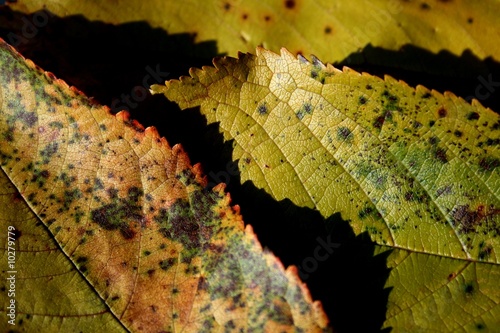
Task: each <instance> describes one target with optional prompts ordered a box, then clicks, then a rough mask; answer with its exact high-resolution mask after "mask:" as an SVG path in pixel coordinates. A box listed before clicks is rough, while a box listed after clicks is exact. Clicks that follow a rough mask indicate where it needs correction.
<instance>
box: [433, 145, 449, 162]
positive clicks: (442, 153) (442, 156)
mask: <svg viewBox="0 0 500 333" xmlns="http://www.w3.org/2000/svg"><path fill="white" fill-rule="evenodd" d="M434 157H435V158H436V159H438V160H439V161H440V162H441V163H446V162H448V158H447V157H446V150H445V149H443V148H438V149H436V152H435V153H434Z"/></svg>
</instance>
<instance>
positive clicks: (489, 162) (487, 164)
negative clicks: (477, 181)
mask: <svg viewBox="0 0 500 333" xmlns="http://www.w3.org/2000/svg"><path fill="white" fill-rule="evenodd" d="M499 166H500V159H498V158H494V157H489V156H488V157H485V158H483V159H482V160H481V161H480V162H479V167H480V168H481V170H482V171H488V172H489V171H493V170H494V169H496V168H498V167H499Z"/></svg>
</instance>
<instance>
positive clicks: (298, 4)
mask: <svg viewBox="0 0 500 333" xmlns="http://www.w3.org/2000/svg"><path fill="white" fill-rule="evenodd" d="M10 6H11V7H12V8H14V9H16V10H21V11H23V12H34V11H36V10H41V9H47V10H49V11H51V12H53V13H55V14H57V15H61V16H67V15H75V14H83V15H84V16H85V17H87V18H88V19H90V20H100V21H105V22H109V23H114V24H118V23H124V22H133V21H147V22H149V24H150V25H151V26H152V27H161V28H163V29H165V30H166V31H168V32H169V33H170V34H172V33H185V32H189V33H193V34H195V35H196V41H197V42H203V41H211V40H216V41H217V44H218V48H219V51H220V53H223V54H229V55H232V56H235V55H236V53H237V52H238V51H248V52H252V51H253V50H254V49H255V47H257V46H259V45H263V46H264V47H266V48H268V49H270V50H273V51H278V50H279V49H280V48H281V47H282V46H284V45H286V46H287V48H288V49H289V50H291V51H293V52H294V53H302V54H315V55H316V56H318V57H320V58H322V59H328V60H330V61H341V60H343V59H345V58H346V57H348V56H349V55H350V54H352V53H353V52H356V51H358V50H359V49H361V48H363V47H365V46H366V45H368V44H372V45H373V46H376V47H382V48H384V49H390V50H399V49H400V48H401V46H403V45H405V44H412V45H414V46H417V47H420V48H423V49H427V50H429V51H431V52H435V53H437V52H439V51H441V50H449V51H450V52H452V53H453V54H455V55H460V54H462V53H463V52H464V51H465V50H471V51H472V52H473V53H474V54H476V55H477V56H478V57H480V58H486V57H488V56H492V57H494V58H495V59H497V60H498V59H500V46H499V45H498V43H492V40H497V39H498V38H500V35H499V31H500V30H499V29H498V24H499V20H498V17H497V13H498V12H499V10H500V3H499V2H498V1H495V0H483V1H481V2H477V1H476V2H472V1H433V2H432V3H427V2H419V1H404V2H403V1H396V0H391V1H385V0H376V1H373V0H357V1H344V2H341V3H339V2H333V1H327V0H322V1H314V0H288V1H258V0H251V1H245V2H242V1H234V0H227V1H225V0H215V1H161V0H155V1H149V2H148V5H145V4H144V2H143V1H137V0H136V1H130V0H118V1H113V2H106V1H104V2H103V1H99V0H89V1H85V2H82V1H78V0H68V1H64V2H61V1H57V0H49V1H43V2H41V1H39V0H20V1H16V3H13V4H10Z"/></svg>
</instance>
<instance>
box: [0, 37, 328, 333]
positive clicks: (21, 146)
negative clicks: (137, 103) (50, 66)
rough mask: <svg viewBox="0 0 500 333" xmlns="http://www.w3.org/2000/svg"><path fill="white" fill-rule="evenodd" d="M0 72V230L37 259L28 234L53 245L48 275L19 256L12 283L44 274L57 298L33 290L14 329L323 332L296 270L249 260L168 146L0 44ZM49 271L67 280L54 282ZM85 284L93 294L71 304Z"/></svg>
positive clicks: (229, 218)
mask: <svg viewBox="0 0 500 333" xmlns="http://www.w3.org/2000/svg"><path fill="white" fill-rule="evenodd" d="M0 66H1V67H0V68H1V72H0V80H1V81H0V135H1V136H2V140H1V141H0V164H1V167H2V169H3V172H5V174H6V175H7V177H8V181H7V179H5V180H4V183H6V185H5V189H4V190H3V192H2V193H4V194H5V195H6V196H5V197H4V198H3V199H4V200H11V197H12V195H14V194H15V189H14V187H15V188H16V189H17V190H18V191H19V193H20V197H19V198H18V199H17V200H18V201H21V202H20V203H16V205H17V206H15V207H14V208H13V209H20V210H21V211H22V213H20V214H19V215H18V217H14V218H12V217H10V216H8V215H4V214H10V213H11V212H12V210H7V209H5V210H2V225H4V226H5V225H6V224H10V223H13V224H15V226H16V228H17V229H19V230H20V231H21V233H20V234H19V238H18V244H19V245H18V246H19V249H23V247H26V246H28V245H27V244H30V245H29V246H33V247H34V248H35V247H36V245H34V244H32V241H33V239H32V238H31V237H30V235H31V234H35V233H36V232H37V230H40V226H38V225H37V218H38V219H39V220H40V221H41V222H43V224H45V226H46V227H47V229H48V231H49V232H50V237H53V238H54V239H55V242H50V241H47V242H50V243H47V245H44V247H46V246H49V249H51V250H53V251H54V258H57V261H56V264H57V265H58V266H54V267H50V268H49V267H45V266H46V265H47V261H44V260H43V259H44V257H43V256H42V255H37V256H36V258H35V259H33V261H32V263H31V266H30V267H24V266H23V263H25V260H29V259H25V258H30V257H29V255H26V256H25V255H24V254H22V255H21V256H20V257H19V262H18V264H17V265H18V270H19V272H22V273H19V274H21V275H20V277H21V276H27V277H28V278H29V277H30V276H38V277H40V278H42V279H44V277H43V274H44V273H43V272H46V273H47V274H48V276H47V279H49V278H50V279H51V281H52V278H54V280H53V281H54V282H53V283H52V288H54V289H56V290H58V292H59V293H60V294H61V295H62V297H67V298H68V299H70V300H69V301H68V303H65V302H59V301H57V302H55V304H54V301H55V300H54V299H53V298H44V297H43V295H45V294H44V293H43V292H37V289H36V288H35V289H34V292H31V291H28V290H27V289H20V290H19V293H20V294H23V296H19V297H20V298H19V299H18V301H19V303H18V306H19V308H18V309H23V313H22V315H21V314H19V316H18V318H17V320H18V324H19V325H20V324H21V322H22V325H24V327H25V329H26V330H27V331H34V330H36V329H37V328H41V327H42V326H43V329H44V331H46V332H47V329H48V330H49V331H50V330H51V331H61V330H63V329H65V328H67V327H69V328H71V327H73V328H74V327H78V329H79V330H84V329H88V330H90V331H92V327H94V328H96V329H97V328H102V329H103V330H104V329H105V330H108V328H105V327H107V326H106V325H110V329H111V328H113V327H115V328H117V329H118V328H120V327H121V326H120V323H121V325H123V327H125V328H126V329H128V330H130V331H134V332H152V331H166V332H173V331H179V330H183V331H186V332H204V331H239V330H241V329H242V330H251V329H255V330H258V331H281V330H285V331H294V330H306V331H322V330H326V329H327V327H326V325H327V319H326V317H325V315H324V313H323V311H322V309H321V306H320V304H319V303H313V302H312V301H311V299H310V296H309V294H308V292H307V290H306V289H305V287H304V285H303V284H301V283H300V281H299V280H298V277H297V274H296V270H294V269H288V270H286V271H285V270H284V269H283V267H282V265H281V263H280V262H279V261H278V260H277V259H276V258H275V257H274V256H272V255H271V254H270V253H267V252H266V251H262V249H261V247H260V245H259V243H258V241H257V240H256V238H255V236H254V234H253V232H252V229H251V228H250V227H247V228H246V229H244V227H243V223H242V220H241V217H240V215H239V214H238V208H237V207H234V208H231V207H230V206H229V197H228V195H226V194H224V191H223V187H221V186H219V187H217V188H216V189H214V191H212V192H206V191H205V190H203V185H204V182H205V181H204V179H203V178H202V177H201V174H200V170H199V167H198V166H195V167H191V166H190V164H189V161H188V159H187V156H186V154H185V153H184V152H183V151H182V149H181V148H180V147H179V146H174V147H172V148H171V147H169V146H168V144H167V142H166V141H165V140H164V139H161V138H160V137H159V136H158V134H157V132H156V130H155V129H154V128H147V129H143V128H142V127H141V126H140V125H139V124H137V123H136V122H134V121H131V120H129V119H128V116H127V114H126V113H119V114H118V115H117V116H116V117H115V116H112V115H111V114H109V111H108V109H107V108H105V107H101V106H99V105H96V104H93V103H92V102H91V101H89V100H88V99H87V98H85V97H84V96H82V95H81V94H80V93H79V92H78V91H76V90H75V89H73V88H69V87H68V86H67V85H65V84H64V82H62V81H59V80H56V79H55V78H54V77H53V75H51V74H48V73H43V72H42V71H40V70H39V69H36V68H35V66H34V65H33V64H32V63H31V62H30V61H25V60H24V59H23V58H22V57H21V56H20V55H18V54H16V53H15V51H13V50H12V49H11V48H10V47H9V46H8V45H7V44H5V43H4V42H3V41H2V42H1V44H0ZM2 179H4V178H2ZM9 196H10V197H9ZM23 200H24V201H23ZM26 204H27V205H26ZM18 207H19V208H18ZM28 207H29V208H28ZM28 209H30V210H31V212H30V211H29V210H28ZM35 215H36V217H35ZM40 232H41V231H40ZM48 237H49V236H47V235H46V236H44V239H47V238H48ZM28 238H29V239H28ZM56 243H57V245H58V246H59V247H60V249H61V251H62V252H58V251H56V250H55V248H56ZM3 246H4V247H5V245H3ZM65 258H66V259H65ZM64 259H65V260H64ZM54 260H56V259H54ZM72 265H74V266H75V267H76V268H77V269H78V271H79V274H76V273H75V270H74V269H72V268H71V266H72ZM61 271H64V272H69V273H66V274H64V275H67V276H71V277H72V279H70V280H67V279H66V278H65V276H64V275H61V276H54V275H55V274H58V272H61ZM31 272H36V273H33V274H32V275H30V274H31ZM24 274H25V275H24ZM84 279H85V280H87V281H88V282H89V283H90V286H91V287H92V289H93V290H94V291H95V294H92V295H91V294H89V293H90V290H91V288H86V289H85V290H80V289H79V290H78V292H77V293H75V294H73V292H75V289H74V288H79V286H81V285H82V284H85V280H84ZM23 283H24V282H23ZM27 283H29V282H27ZM72 284H74V286H68V285H72ZM20 286H24V284H21V285H20ZM26 286H28V284H26ZM38 288H45V285H39V286H38ZM24 293H28V295H26V294H24ZM97 295H98V297H99V298H98V297H97ZM0 297H2V304H4V298H6V295H5V294H4V293H2V294H1V296H0ZM72 297H75V298H72ZM99 301H100V302H99ZM86 302H89V304H86ZM47 303H50V304H49V305H47ZM78 303H81V304H80V305H79V307H77V308H75V309H68V308H66V307H71V306H72V305H70V304H78ZM87 305H88V307H87ZM34 307H36V308H34ZM24 311H25V312H24ZM54 312H56V313H57V314H58V317H57V318H55V319H52V318H51V315H52V314H54ZM111 313H112V314H113V316H114V318H110V317H111V316H110V314H111ZM66 315H68V316H69V315H76V317H77V318H73V319H68V320H66V318H65V316H66ZM86 315H88V316H89V317H88V318H79V317H78V316H86ZM95 317H97V320H96V321H95V323H94V322H93V321H92V319H95ZM51 320H52V322H51V326H49V327H46V326H44V325H45V323H47V322H48V321H51ZM113 320H114V321H116V322H112V321H113ZM87 321H88V322H90V321H92V323H93V324H92V325H95V326H87V324H88V322H87ZM42 322H43V325H42ZM65 325H69V326H65ZM88 325H91V324H88ZM69 328H68V329H69Z"/></svg>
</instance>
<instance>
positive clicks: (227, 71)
mask: <svg viewBox="0 0 500 333" xmlns="http://www.w3.org/2000/svg"><path fill="white" fill-rule="evenodd" d="M214 65H215V68H213V67H204V68H203V70H198V69H192V70H191V71H190V74H191V77H182V78H181V79H180V80H171V81H169V82H167V83H166V87H165V86H159V85H155V86H153V87H152V91H153V92H154V93H164V94H165V95H166V96H167V98H169V99H170V100H173V101H176V102H177V103H179V105H180V106H181V108H188V107H194V106H198V105H199V106H201V112H202V113H203V114H204V115H205V116H206V117H207V119H208V121H209V122H210V123H211V122H219V124H220V128H221V132H222V133H223V134H224V137H225V139H227V140H229V139H232V140H234V150H233V159H234V160H238V165H239V168H240V171H241V181H242V182H244V181H247V180H248V181H252V182H253V183H254V184H255V186H257V187H259V188H262V189H265V190H266V191H267V192H268V193H270V194H271V195H272V196H273V197H274V198H275V199H277V200H283V199H285V198H288V199H290V200H292V201H293V202H294V203H295V204H297V205H299V206H307V207H311V208H316V209H317V210H319V212H320V213H321V214H322V215H323V216H324V217H329V216H331V215H332V214H334V213H336V212H341V213H342V216H343V218H344V219H348V220H350V223H351V226H352V227H353V229H354V231H355V232H356V233H362V232H365V231H366V232H368V233H369V234H370V236H371V238H372V240H373V241H375V242H376V243H377V244H379V245H381V246H384V249H387V248H391V249H394V252H393V253H392V254H391V257H390V258H389V261H388V263H389V266H390V267H392V268H393V270H392V272H391V276H390V278H389V281H388V284H387V286H394V291H393V292H392V293H391V296H390V302H389V307H388V320H387V322H386V326H394V327H395V328H397V329H403V330H406V329H408V330H410V331H411V330H412V328H414V327H422V326H423V324H422V323H423V322H426V323H427V324H429V325H430V327H431V328H432V329H434V330H438V331H439V330H449V329H450V327H451V329H452V330H454V329H464V328H465V327H467V325H472V326H474V325H479V326H485V327H490V328H491V327H495V326H496V325H498V324H499V323H498V318H500V288H499V287H500V285H499V284H498V281H499V280H498V279H496V278H495V276H497V275H498V274H499V269H500V266H499V265H498V264H499V263H500V256H499V253H500V237H498V236H499V235H500V218H499V215H500V200H499V196H500V186H499V184H500V150H499V149H498V148H499V145H498V144H499V142H500V117H499V116H498V115H497V114H495V113H494V112H492V111H491V110H489V109H485V108H483V107H482V106H481V105H480V104H479V103H477V101H474V102H473V103H472V105H470V104H468V103H466V102H465V101H464V100H462V99H460V98H457V97H456V96H454V95H453V94H450V93H445V94H444V95H443V94H439V93H438V92H436V91H429V90H427V89H426V88H424V87H422V86H418V87H417V88H416V89H414V88H411V87H409V86H408V85H406V84H405V83H404V82H397V81H395V80H394V79H392V78H390V77H386V78H385V79H384V80H382V79H380V78H377V77H373V76H370V75H368V74H362V75H361V74H359V73H357V72H354V71H352V70H350V69H348V68H344V70H343V71H340V70H338V69H335V68H334V67H332V66H331V65H326V66H325V65H324V64H323V63H321V62H320V61H319V60H318V59H316V58H313V60H312V62H309V61H307V60H306V59H305V58H303V57H299V58H298V59H296V58H295V57H294V56H293V55H292V54H291V53H289V52H288V51H286V50H282V53H281V55H277V54H274V53H272V52H270V51H267V50H265V49H262V48H258V49H257V55H256V56H254V55H251V54H245V55H243V54H242V55H240V58H239V59H233V58H228V57H224V58H220V59H215V60H214ZM407 258H408V259H407ZM438 263H441V265H443V266H442V267H441V269H440V271H442V272H441V273H440V274H441V275H439V274H437V275H436V274H435V273H436V267H437V265H438ZM460 267H462V268H460ZM416 275H417V276H416ZM415 279H416V280H417V282H415ZM471 284H473V285H472V286H471ZM483 288H484V289H483ZM448 290H449V292H450V293H452V294H453V296H456V297H454V300H455V301H456V303H455V304H456V305H455V306H454V307H458V308H460V310H450V309H449V304H447V303H446V302H447V297H444V296H443V295H440V294H439V293H441V292H446V291H448ZM483 292H484V293H483ZM408 298H411V299H410V300H408ZM484 298H486V300H485V299H484ZM429 303H432V304H433V305H434V307H430V306H429ZM442 307H444V308H445V309H446V311H444V310H443V309H442ZM436 308H439V309H438V310H440V311H436ZM429 311H431V312H432V313H433V316H431V317H429V316H427V314H428V313H429ZM460 311H463V313H465V314H467V315H464V314H463V313H462V312H460ZM424 314H425V315H424ZM436 318H439V320H438V319H436Z"/></svg>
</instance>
